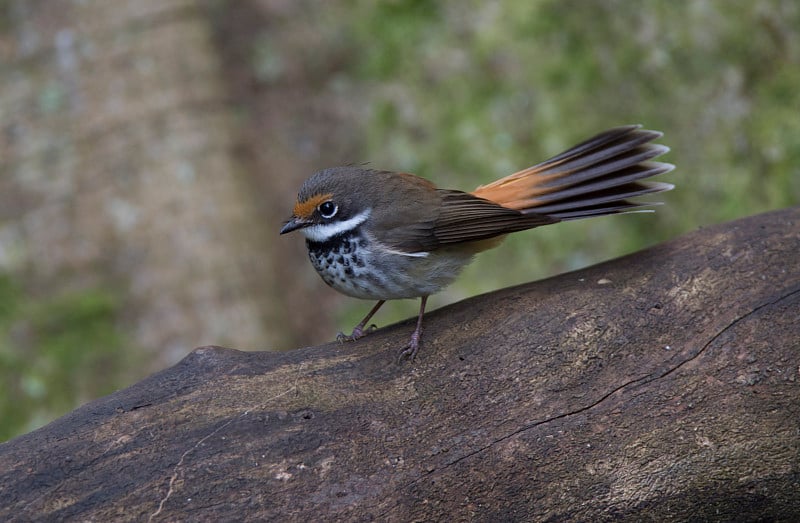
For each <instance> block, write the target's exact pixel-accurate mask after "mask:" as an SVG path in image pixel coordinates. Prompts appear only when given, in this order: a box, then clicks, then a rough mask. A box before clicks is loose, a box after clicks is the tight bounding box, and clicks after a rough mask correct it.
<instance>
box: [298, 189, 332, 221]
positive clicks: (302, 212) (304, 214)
mask: <svg viewBox="0 0 800 523" xmlns="http://www.w3.org/2000/svg"><path fill="white" fill-rule="evenodd" d="M331 198H333V194H331V193H328V194H315V195H314V196H312V197H311V198H309V199H308V200H306V201H304V202H297V203H296V204H294V210H293V211H292V215H294V216H295V217H296V218H311V215H312V214H314V211H315V210H316V208H317V207H318V206H319V205H320V204H321V203H324V202H327V201H328V200H330V199H331Z"/></svg>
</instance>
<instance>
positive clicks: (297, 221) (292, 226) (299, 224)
mask: <svg viewBox="0 0 800 523" xmlns="http://www.w3.org/2000/svg"><path fill="white" fill-rule="evenodd" d="M309 225H311V221H309V220H304V219H303V218H298V217H297V216H292V217H291V218H289V220H288V221H287V222H286V223H284V224H283V227H281V232H280V234H286V233H287V232H292V231H296V230H297V229H302V228H303V227H308V226H309Z"/></svg>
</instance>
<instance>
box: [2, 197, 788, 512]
mask: <svg viewBox="0 0 800 523" xmlns="http://www.w3.org/2000/svg"><path fill="white" fill-rule="evenodd" d="M412 329H413V320H409V321H407V322H403V323H401V324H397V325H394V326H391V327H388V328H384V329H380V330H378V331H376V332H374V333H373V334H371V335H370V336H368V337H366V338H364V339H362V340H359V341H358V342H354V343H348V344H339V343H335V342H334V343H329V344H326V345H322V346H318V347H307V348H302V349H298V350H295V351H292V352H287V353H274V352H241V351H237V350H232V349H225V348H220V347H204V348H200V349H197V350H195V351H194V352H192V353H191V354H190V355H189V356H187V357H186V358H185V359H184V360H183V361H181V362H180V363H178V364H177V365H175V366H174V367H171V368H169V369H166V370H164V371H162V372H160V373H158V374H155V375H153V376H151V377H150V378H147V379H145V380H144V381H141V382H139V383H137V384H135V385H133V386H131V387H129V388H127V389H125V390H122V391H119V392H117V393H115V394H112V395H110V396H107V397H105V398H102V399H99V400H97V401H94V402H92V403H89V404H87V405H85V406H83V407H81V408H79V409H77V410H75V411H74V412H72V413H70V414H68V415H66V416H64V417H62V418H60V419H58V420H57V421H55V422H53V423H51V424H50V425H48V426H46V427H44V428H42V429H40V430H37V431H34V432H32V433H30V434H27V435H24V436H21V437H18V438H16V439H14V440H11V441H9V442H6V443H4V444H2V445H0V520H3V521H27V520H43V519H46V520H94V521H125V520H129V521H189V520H195V521H196V520H217V521H228V520H240V521H247V520H250V521H255V520H259V521H280V520H283V521H285V520H292V521H294V520H305V521H318V520H320V519H326V520H334V519H336V520H354V521H369V520H375V521H422V520H427V521H441V520H447V519H453V520H469V519H476V520H482V521H514V520H516V521H535V520H549V521H610V520H614V521H625V520H629V521H688V520H692V521H703V520H708V521H712V520H713V521H731V520H736V521H748V520H761V521H770V520H772V521H774V520H777V521H792V520H795V521H796V520H798V517H800V376H799V375H798V373H799V372H800V208H792V209H786V210H782V211H776V212H771V213H767V214H762V215H758V216H753V217H749V218H745V219H742V220H738V221H735V222H731V223H726V224H722V225H719V226H714V227H710V228H707V229H703V230H700V231H697V232H693V233H691V234H688V235H686V236H683V237H681V238H678V239H676V240H673V241H670V242H667V243H664V244H661V245H658V246H655V247H653V248H650V249H647V250H644V251H641V252H638V253H635V254H632V255H629V256H626V257H623V258H620V259H617V260H613V261H610V262H607V263H603V264H600V265H596V266H593V267H590V268H587V269H585V270H581V271H576V272H572V273H568V274H563V275H560V276H557V277H554V278H550V279H547V280H544V281H538V282H534V283H530V284H526V285H522V286H518V287H514V288H508V289H504V290H500V291H497V292H493V293H491V294H486V295H482V296H477V297H475V298H472V299H468V300H465V301H463V302H460V303H457V304H454V305H451V306H449V307H445V308H442V309H440V310H437V311H434V312H432V313H430V314H428V315H427V316H426V322H425V332H424V336H423V346H422V349H421V351H420V357H419V359H418V360H417V361H416V362H415V363H412V364H409V363H404V364H401V365H398V364H396V363H395V356H396V354H397V351H398V350H399V349H400V348H401V347H402V346H403V344H404V343H405V342H406V341H407V338H408V336H409V334H410V332H411V330H412Z"/></svg>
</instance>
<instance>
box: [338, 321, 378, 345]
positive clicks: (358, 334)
mask: <svg viewBox="0 0 800 523" xmlns="http://www.w3.org/2000/svg"><path fill="white" fill-rule="evenodd" d="M377 329H378V326H377V325H375V324H374V323H373V324H372V325H370V326H369V327H367V328H366V329H364V327H362V326H361V325H356V327H355V328H354V329H353V333H352V334H349V335H348V334H345V333H344V332H340V333H339V334H337V335H336V341H338V342H339V343H344V342H346V341H356V340H357V339H360V338H363V337H364V336H366V335H367V334H370V333H371V332H373V331H375V330H377Z"/></svg>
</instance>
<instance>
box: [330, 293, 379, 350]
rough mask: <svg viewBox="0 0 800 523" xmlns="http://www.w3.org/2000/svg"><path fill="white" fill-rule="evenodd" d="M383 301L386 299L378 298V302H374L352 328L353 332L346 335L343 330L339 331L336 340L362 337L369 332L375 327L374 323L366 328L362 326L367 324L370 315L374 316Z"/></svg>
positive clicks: (353, 339) (350, 339)
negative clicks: (369, 309)
mask: <svg viewBox="0 0 800 523" xmlns="http://www.w3.org/2000/svg"><path fill="white" fill-rule="evenodd" d="M384 303H386V300H380V301H379V302H378V303H376V304H375V306H374V307H372V310H371V311H369V313H368V314H367V315H366V316H365V317H364V319H363V320H361V323H359V324H358V325H356V326H355V328H354V329H353V333H352V334H351V335H350V336H348V335H347V334H345V333H343V332H340V333H339V334H337V335H336V341H340V342H342V341H355V340H357V339H359V338H363V337H364V336H366V335H367V334H369V333H370V332H372V331H374V330H375V329H377V327H376V326H375V325H371V326H369V327H368V328H367V329H364V327H365V326H366V325H367V322H368V321H369V320H370V318H372V316H374V315H375V313H376V312H378V309H380V308H381V305H383V304H384Z"/></svg>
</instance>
